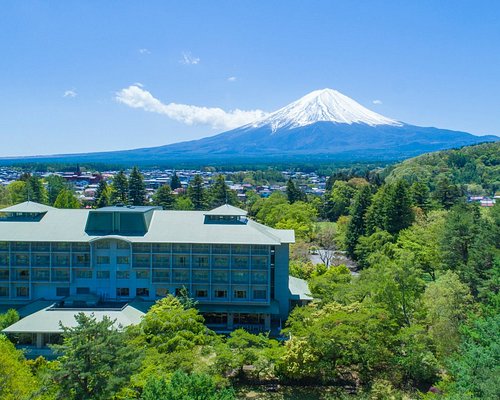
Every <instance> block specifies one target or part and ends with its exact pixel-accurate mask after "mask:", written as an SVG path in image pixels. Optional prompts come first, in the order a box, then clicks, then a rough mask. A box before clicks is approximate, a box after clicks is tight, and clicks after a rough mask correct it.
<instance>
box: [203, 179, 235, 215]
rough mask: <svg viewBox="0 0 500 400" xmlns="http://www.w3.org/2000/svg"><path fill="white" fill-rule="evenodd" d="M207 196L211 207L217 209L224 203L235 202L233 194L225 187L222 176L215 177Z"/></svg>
mask: <svg viewBox="0 0 500 400" xmlns="http://www.w3.org/2000/svg"><path fill="white" fill-rule="evenodd" d="M209 195H210V206H211V207H219V206H222V205H223V204H226V203H227V204H236V202H237V200H236V195H235V193H234V192H233V191H232V190H230V189H229V188H228V187H227V185H226V181H225V178H224V175H217V178H216V179H215V182H214V184H213V185H212V187H211V188H210V193H209Z"/></svg>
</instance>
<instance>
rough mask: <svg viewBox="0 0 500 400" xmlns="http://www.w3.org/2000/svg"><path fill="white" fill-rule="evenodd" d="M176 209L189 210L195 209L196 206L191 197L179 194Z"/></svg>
mask: <svg viewBox="0 0 500 400" xmlns="http://www.w3.org/2000/svg"><path fill="white" fill-rule="evenodd" d="M175 209H176V210H186V211H189V210H194V206H193V203H192V202H191V199H190V198H189V197H187V196H181V195H177V197H176V198H175Z"/></svg>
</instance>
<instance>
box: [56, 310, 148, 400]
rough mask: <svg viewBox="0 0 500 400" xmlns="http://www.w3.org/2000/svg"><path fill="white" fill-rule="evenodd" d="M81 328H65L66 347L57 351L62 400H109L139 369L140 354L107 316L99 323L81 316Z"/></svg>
mask: <svg viewBox="0 0 500 400" xmlns="http://www.w3.org/2000/svg"><path fill="white" fill-rule="evenodd" d="M75 319H76V321H77V323H78V325H77V326H75V327H73V328H68V327H64V326H63V327H62V328H63V334H62V336H63V344H62V345H55V346H54V350H55V351H56V352H57V353H58V354H60V355H61V356H60V357H59V359H58V362H59V368H58V369H56V370H54V371H53V372H52V374H53V376H52V378H53V380H54V381H55V382H56V383H57V384H58V387H59V397H58V398H59V399H74V400H87V399H99V400H101V399H102V400H105V399H106V400H107V399H111V398H113V396H114V395H115V394H116V393H117V392H118V391H119V390H120V389H121V388H122V387H123V386H125V385H126V384H127V383H128V381H129V379H130V376H131V375H132V374H133V373H134V372H135V371H136V370H137V369H138V367H139V365H140V362H141V351H140V349H136V348H134V347H132V346H130V345H129V344H128V342H127V338H126V335H125V333H123V332H120V331H119V330H117V329H116V328H115V327H114V326H113V324H114V322H113V321H112V320H110V319H109V318H108V317H106V316H105V317H104V318H103V319H102V320H101V321H97V320H96V318H95V317H94V316H93V315H92V316H87V315H85V314H84V313H79V314H77V315H76V317H75Z"/></svg>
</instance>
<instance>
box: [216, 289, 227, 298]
mask: <svg viewBox="0 0 500 400" xmlns="http://www.w3.org/2000/svg"><path fill="white" fill-rule="evenodd" d="M214 295H215V298H217V299H225V298H227V290H216V291H215V292H214Z"/></svg>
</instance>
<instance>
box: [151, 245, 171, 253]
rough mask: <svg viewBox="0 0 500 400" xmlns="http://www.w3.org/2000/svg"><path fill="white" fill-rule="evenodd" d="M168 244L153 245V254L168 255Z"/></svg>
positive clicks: (169, 249) (169, 247)
mask: <svg viewBox="0 0 500 400" xmlns="http://www.w3.org/2000/svg"><path fill="white" fill-rule="evenodd" d="M171 250H172V247H171V246H170V243H153V253H170V251H171Z"/></svg>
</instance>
